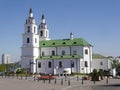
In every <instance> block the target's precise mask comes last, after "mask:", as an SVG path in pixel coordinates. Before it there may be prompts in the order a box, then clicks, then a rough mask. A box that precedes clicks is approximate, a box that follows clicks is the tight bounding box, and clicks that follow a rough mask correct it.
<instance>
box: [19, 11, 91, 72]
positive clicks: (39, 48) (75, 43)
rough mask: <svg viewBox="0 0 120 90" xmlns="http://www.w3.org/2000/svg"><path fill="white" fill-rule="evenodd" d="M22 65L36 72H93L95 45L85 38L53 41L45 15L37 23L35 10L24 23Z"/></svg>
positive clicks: (71, 35)
mask: <svg viewBox="0 0 120 90" xmlns="http://www.w3.org/2000/svg"><path fill="white" fill-rule="evenodd" d="M24 26H25V27H24V33H23V44H22V48H21V51H22V52H21V66H22V68H25V69H26V70H29V71H30V72H32V73H45V74H62V73H63V72H65V71H67V73H68V74H71V73H90V72H92V66H91V63H92V45H91V44H89V43H88V42H87V41H85V40H84V39H83V38H74V36H73V34H72V33H70V37H69V39H57V40H51V39H50V38H49V30H48V27H47V24H46V20H45V17H44V15H42V18H41V23H40V25H37V24H36V21H35V19H34V17H33V12H32V9H30V11H29V16H28V18H27V20H26V23H25V25H24Z"/></svg>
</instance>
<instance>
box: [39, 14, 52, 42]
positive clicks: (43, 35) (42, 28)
mask: <svg viewBox="0 0 120 90" xmlns="http://www.w3.org/2000/svg"><path fill="white" fill-rule="evenodd" d="M38 31H39V37H40V41H42V40H50V39H49V30H48V27H47V24H46V21H45V17H44V14H42V18H41V23H40V25H39V28H38Z"/></svg>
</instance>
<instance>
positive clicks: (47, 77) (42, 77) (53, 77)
mask: <svg viewBox="0 0 120 90" xmlns="http://www.w3.org/2000/svg"><path fill="white" fill-rule="evenodd" d="M38 78H39V79H55V78H56V76H39V77H38Z"/></svg>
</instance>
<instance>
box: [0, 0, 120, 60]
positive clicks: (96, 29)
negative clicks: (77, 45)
mask: <svg viewBox="0 0 120 90" xmlns="http://www.w3.org/2000/svg"><path fill="white" fill-rule="evenodd" d="M30 8H32V10H33V14H34V18H35V19H36V22H37V24H38V25H39V24H40V20H41V15H42V14H44V15H45V19H46V22H47V25H48V28H49V32H50V38H51V39H63V38H69V34H70V33H71V32H72V33H73V34H74V37H75V38H84V39H85V40H87V41H88V42H89V43H90V44H92V45H93V53H98V54H102V55H105V56H120V0H0V55H2V54H3V53H7V54H10V55H11V58H12V60H13V61H18V60H20V56H21V46H22V34H23V32H24V24H25V20H26V19H27V18H28V15H29V9H30Z"/></svg>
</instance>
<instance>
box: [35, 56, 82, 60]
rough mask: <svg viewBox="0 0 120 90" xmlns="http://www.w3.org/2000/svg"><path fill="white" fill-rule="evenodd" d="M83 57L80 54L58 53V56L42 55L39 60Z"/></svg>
mask: <svg viewBox="0 0 120 90" xmlns="http://www.w3.org/2000/svg"><path fill="white" fill-rule="evenodd" d="M78 58H81V57H80V56H79V55H57V56H40V57H38V58H37V60H50V59H56V60H59V59H78Z"/></svg>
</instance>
